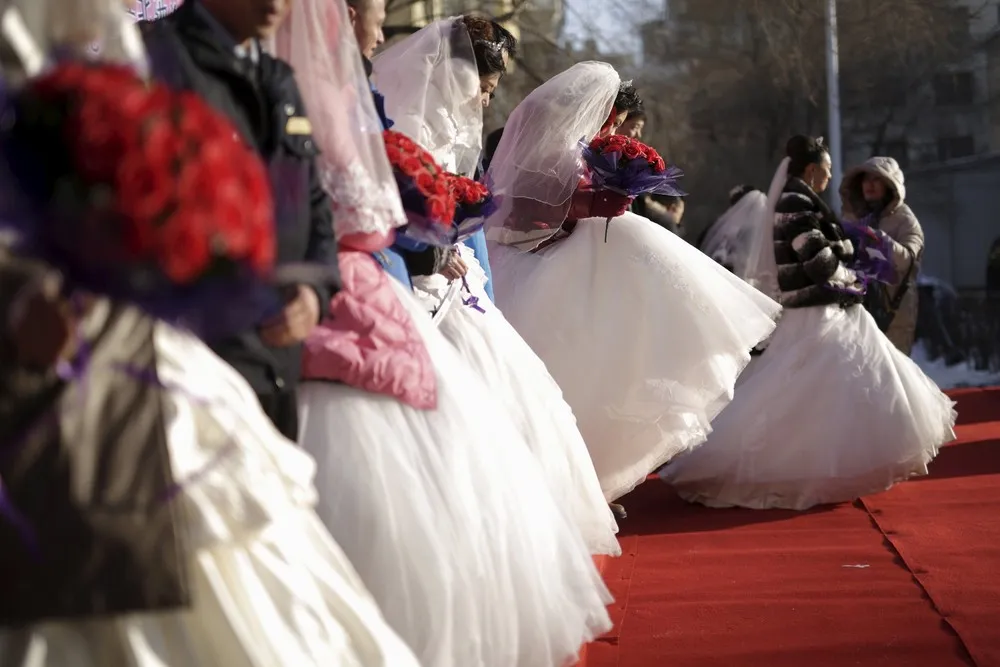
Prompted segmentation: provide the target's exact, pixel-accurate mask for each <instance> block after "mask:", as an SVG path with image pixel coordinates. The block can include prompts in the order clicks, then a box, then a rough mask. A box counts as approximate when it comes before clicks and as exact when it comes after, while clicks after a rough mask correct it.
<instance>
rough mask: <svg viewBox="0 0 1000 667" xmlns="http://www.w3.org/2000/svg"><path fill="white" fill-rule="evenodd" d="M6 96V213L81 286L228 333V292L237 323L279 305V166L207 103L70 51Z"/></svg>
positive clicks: (41, 254)
mask: <svg viewBox="0 0 1000 667" xmlns="http://www.w3.org/2000/svg"><path fill="white" fill-rule="evenodd" d="M4 107H5V109H4V116H5V117H6V118H7V120H8V122H7V123H6V125H5V126H4V127H3V128H0V148H2V155H3V159H2V163H0V168H4V170H5V171H6V173H5V174H3V176H4V177H5V178H3V181H4V183H3V185H5V186H6V187H4V192H3V193H2V195H3V199H4V200H5V203H4V208H5V210H4V211H3V216H2V219H3V220H4V223H5V225H6V227H8V228H9V229H10V228H12V229H13V231H14V233H15V235H16V236H17V237H18V239H19V245H20V246H21V247H20V248H19V251H20V252H22V253H25V254H29V255H31V256H35V257H38V258H40V259H43V260H45V261H47V262H48V263H50V264H51V265H53V266H54V267H55V268H57V269H59V270H60V271H62V273H63V274H64V277H65V280H66V284H67V286H68V287H69V288H70V289H76V290H83V291H87V292H92V293H98V294H104V295H107V296H110V297H112V298H115V299H120V300H126V301H130V302H133V303H135V304H136V305H138V306H140V307H142V308H144V309H146V310H147V311H148V312H150V313H151V314H152V315H154V316H156V317H161V318H163V319H167V320H175V321H178V322H180V323H183V324H185V325H186V326H189V327H191V328H193V329H197V330H199V332H201V333H204V329H203V327H202V325H207V324H214V325H217V327H216V330H217V331H220V333H221V330H220V328H219V327H221V326H222V325H221V324H220V318H219V312H220V311H219V309H218V305H220V303H219V302H220V301H221V302H225V306H226V308H225V309H224V311H225V312H226V315H227V318H224V319H225V320H226V321H227V323H226V326H229V325H232V326H233V327H238V326H241V324H238V323H236V322H234V321H233V316H234V315H235V313H236V312H237V311H240V310H241V306H243V308H242V313H243V315H245V316H246V317H247V318H251V317H255V316H256V313H257V309H258V308H263V307H268V306H267V305H266V304H264V303H263V301H261V300H262V299H267V298H268V297H264V296H263V294H264V293H268V294H270V293H272V292H273V290H260V291H258V289H257V287H259V286H260V285H261V284H262V279H263V278H266V277H268V276H270V274H271V271H272V268H273V262H274V252H275V249H274V248H275V240H274V236H275V229H274V221H273V215H274V214H273V204H272V201H271V195H270V188H269V184H268V180H267V175H266V172H265V170H264V167H263V165H262V164H261V163H260V161H259V160H258V159H257V157H256V155H255V154H254V153H252V152H251V150H250V149H249V148H247V147H246V146H245V145H244V144H243V143H242V142H241V141H240V140H238V139H237V137H238V135H237V134H236V131H235V129H234V128H233V127H232V126H231V125H230V124H229V123H228V122H227V121H226V120H225V119H223V118H222V117H221V116H220V115H218V114H217V113H216V112H214V111H213V110H212V109H211V108H210V107H209V106H208V105H207V104H206V103H204V102H202V101H201V100H200V99H199V98H198V97H196V96H194V95H192V94H189V93H175V92H172V91H170V90H169V89H167V88H165V87H163V86H160V85H155V84H154V85H148V84H147V83H146V82H144V81H142V80H141V79H139V78H137V77H136V76H135V74H134V73H133V72H132V71H131V70H129V69H127V68H123V67H117V66H108V65H89V64H82V63H72V62H70V63H66V64H63V65H60V66H59V67H57V68H56V69H54V70H53V71H51V72H50V73H48V74H46V75H44V76H42V77H40V78H38V79H36V80H33V81H30V82H29V83H28V84H27V85H26V86H25V87H24V88H23V89H21V90H18V91H16V92H15V94H14V95H12V96H11V97H9V98H8V99H7V100H6V102H5V104H4ZM251 294H253V296H252V297H251ZM250 301H253V302H257V303H256V304H255V305H254V306H253V307H252V309H253V311H254V314H253V315H251V306H250ZM243 324H245V322H244V323H243Z"/></svg>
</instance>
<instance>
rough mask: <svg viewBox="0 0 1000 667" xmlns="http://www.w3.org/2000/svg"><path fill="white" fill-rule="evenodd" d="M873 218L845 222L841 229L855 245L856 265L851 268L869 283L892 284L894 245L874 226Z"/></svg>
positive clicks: (842, 223)
mask: <svg viewBox="0 0 1000 667" xmlns="http://www.w3.org/2000/svg"><path fill="white" fill-rule="evenodd" d="M874 221H875V220H874V217H873V216H868V217H865V218H863V219H861V220H859V221H858V222H850V221H843V222H841V223H840V224H841V227H842V228H843V229H844V232H845V233H846V234H847V237H848V238H849V239H851V242H852V243H854V263H853V266H852V267H851V268H852V269H854V271H855V272H856V273H857V274H858V275H860V276H862V277H864V278H865V280H866V281H867V282H869V283H871V282H879V283H885V284H891V283H892V281H893V279H894V277H895V271H894V269H893V266H892V259H891V258H892V243H891V240H890V239H889V237H888V236H886V235H885V233H884V232H881V231H879V230H878V229H875V228H874V227H873V226H872V223H873V222H874Z"/></svg>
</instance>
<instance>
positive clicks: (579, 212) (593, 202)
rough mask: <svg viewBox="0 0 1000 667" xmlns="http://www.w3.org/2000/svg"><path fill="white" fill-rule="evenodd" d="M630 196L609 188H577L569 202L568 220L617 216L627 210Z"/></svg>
mask: <svg viewBox="0 0 1000 667" xmlns="http://www.w3.org/2000/svg"><path fill="white" fill-rule="evenodd" d="M631 203H632V198H631V197H627V196H625V195H621V194H618V193H617V192H612V191H611V190H585V189H582V188H581V189H578V190H577V191H576V192H575V193H574V194H573V199H572V201H571V203H570V209H569V213H568V214H567V216H566V218H567V219H568V220H582V219H584V218H617V217H618V216H619V215H622V214H623V213H625V211H627V210H628V207H629V205H630V204H631Z"/></svg>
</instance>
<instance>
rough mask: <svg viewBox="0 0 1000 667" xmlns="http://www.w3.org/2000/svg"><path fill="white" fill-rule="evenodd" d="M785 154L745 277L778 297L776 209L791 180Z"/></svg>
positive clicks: (753, 237)
mask: <svg viewBox="0 0 1000 667" xmlns="http://www.w3.org/2000/svg"><path fill="white" fill-rule="evenodd" d="M790 162H791V159H789V158H787V157H786V158H785V159H784V160H782V161H781V164H780V165H779V166H778V170H777V171H776V172H775V173H774V178H773V179H771V187H769V188H768V190H767V204H766V205H765V208H764V210H763V211H762V212H761V215H762V218H761V220H760V223H759V224H758V225H757V226H756V228H755V229H754V232H753V234H752V235H751V239H750V245H749V248H748V255H747V265H746V275H745V276H743V278H744V280H746V281H747V282H748V283H750V284H751V285H753V286H754V287H755V288H757V290H759V291H761V292H763V293H764V294H766V295H767V296H769V297H771V298H772V299H774V300H776V301H777V300H778V297H779V290H778V264H777V262H776V261H775V259H774V216H775V213H774V209H775V207H776V206H777V205H778V199H779V198H780V197H781V193H782V191H783V190H784V189H785V183H787V182H788V164H789V163H790Z"/></svg>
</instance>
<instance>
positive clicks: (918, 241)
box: [840, 157, 924, 355]
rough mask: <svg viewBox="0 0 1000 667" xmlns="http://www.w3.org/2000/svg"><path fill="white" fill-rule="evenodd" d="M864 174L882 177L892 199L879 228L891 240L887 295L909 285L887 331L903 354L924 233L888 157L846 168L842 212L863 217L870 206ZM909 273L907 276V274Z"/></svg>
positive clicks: (912, 325) (913, 323)
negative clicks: (891, 272)
mask: <svg viewBox="0 0 1000 667" xmlns="http://www.w3.org/2000/svg"><path fill="white" fill-rule="evenodd" d="M866 174H873V175H875V176H879V177H881V179H882V180H883V181H884V182H885V183H886V185H887V186H888V189H889V191H890V196H891V200H890V202H889V204H888V205H887V206H886V207H885V208H884V209H883V210H882V213H881V214H880V216H879V221H878V225H877V227H878V229H880V230H882V231H883V232H885V234H886V235H887V236H888V237H889V238H890V239H891V240H892V264H893V268H894V269H895V282H894V284H892V285H890V286H889V296H890V298H892V297H894V296H895V295H896V294H897V293H898V290H899V289H901V288H902V287H903V283H904V282H905V283H907V284H908V285H909V287H908V288H907V290H906V294H905V295H904V296H903V299H902V301H901V302H900V304H899V309H898V310H897V311H896V317H895V318H894V319H893V321H892V324H891V325H890V326H889V330H888V331H887V332H886V336H888V338H889V340H891V341H892V343H893V345H895V346H896V347H897V348H898V349H899V350H900V351H902V352H903V353H904V354H907V355H908V354H910V351H911V349H912V348H913V338H914V336H915V335H916V328H917V288H916V281H917V274H918V273H919V271H920V260H921V258H922V257H923V253H924V232H923V229H921V227H920V223H919V222H918V221H917V216H916V215H914V214H913V211H912V210H910V207H909V206H907V205H906V203H905V200H906V186H905V184H904V179H903V171H902V169H900V168H899V164H897V163H896V161H895V160H894V159H892V158H891V157H873V158H870V159H869V160H867V161H866V162H865V163H864V164H862V165H859V166H857V167H853V168H852V169H849V170H848V171H847V173H846V174H844V179H843V181H841V184H840V198H841V205H842V207H843V215H844V218H845V219H847V220H853V221H857V220H860V219H861V218H864V217H865V216H866V215H867V214H868V213H870V209H869V206H868V204H867V203H866V202H865V198H864V195H863V194H862V190H861V183H862V181H863V180H864V177H865V175H866ZM907 274H909V275H907Z"/></svg>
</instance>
